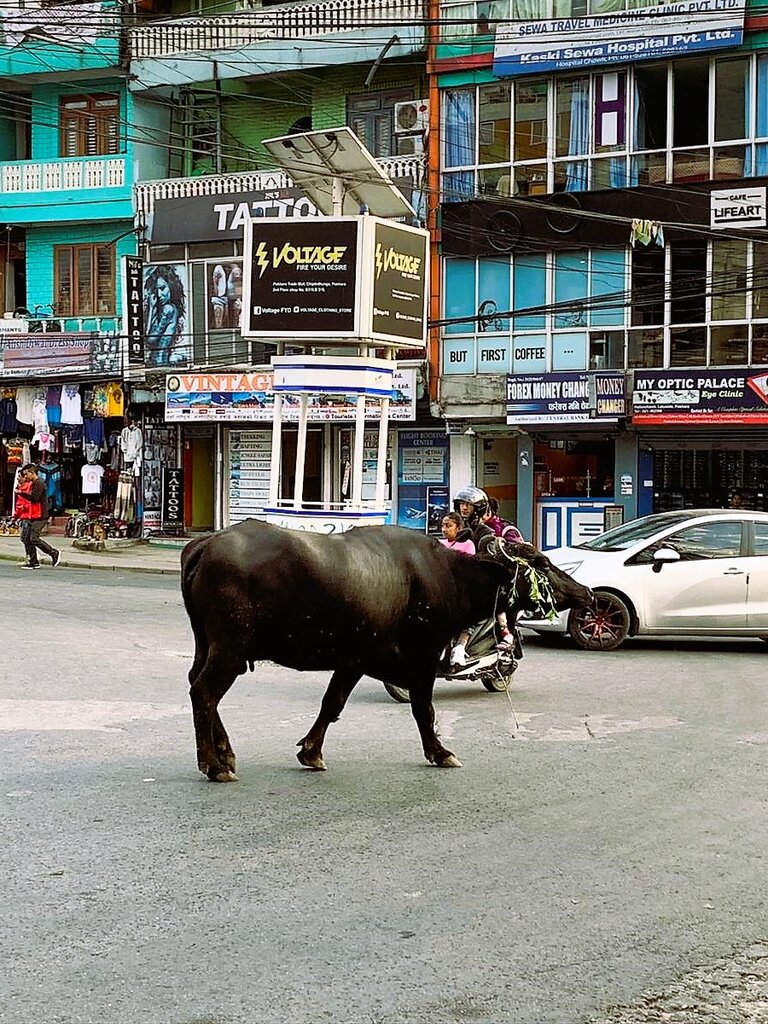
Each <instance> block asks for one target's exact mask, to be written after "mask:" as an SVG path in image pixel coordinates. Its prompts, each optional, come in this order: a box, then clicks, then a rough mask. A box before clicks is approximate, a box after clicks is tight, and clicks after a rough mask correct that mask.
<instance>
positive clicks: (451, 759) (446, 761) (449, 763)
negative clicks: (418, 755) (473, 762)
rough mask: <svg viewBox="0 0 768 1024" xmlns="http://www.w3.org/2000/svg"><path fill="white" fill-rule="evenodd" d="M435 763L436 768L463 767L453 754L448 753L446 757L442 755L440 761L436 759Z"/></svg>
mask: <svg viewBox="0 0 768 1024" xmlns="http://www.w3.org/2000/svg"><path fill="white" fill-rule="evenodd" d="M435 764H436V765H437V767H438V768H463V767H464V765H463V764H462V763H461V761H460V760H459V759H458V757H456V755H455V754H449V755H448V757H444V758H443V759H442V761H436V762H435Z"/></svg>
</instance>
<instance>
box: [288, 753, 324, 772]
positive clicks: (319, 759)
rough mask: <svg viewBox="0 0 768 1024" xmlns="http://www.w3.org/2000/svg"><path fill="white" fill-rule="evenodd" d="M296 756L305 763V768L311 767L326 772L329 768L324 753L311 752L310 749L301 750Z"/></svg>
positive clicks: (300, 762) (300, 761) (301, 762)
mask: <svg viewBox="0 0 768 1024" xmlns="http://www.w3.org/2000/svg"><path fill="white" fill-rule="evenodd" d="M296 757H297V758H298V760H299V764H303V765H304V767H305V768H311V769H312V770H313V771H316V772H324V771H327V770H328V769H327V768H326V766H325V761H324V760H323V756H322V754H310V752H309V751H308V750H300V751H299V752H298V754H297V755H296Z"/></svg>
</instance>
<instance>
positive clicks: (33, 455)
mask: <svg viewBox="0 0 768 1024" xmlns="http://www.w3.org/2000/svg"><path fill="white" fill-rule="evenodd" d="M119 377H120V352H119V339H118V338H117V337H115V336H102V335H96V334H93V333H90V332H80V333H74V332H73V333H58V332H56V333H54V332H48V333H40V334H29V333H26V332H25V331H16V332H13V333H10V332H8V333H3V334H0V435H1V436H2V444H0V511H2V514H3V516H4V517H6V518H8V517H11V516H12V512H13V491H14V480H15V476H16V472H17V471H18V469H19V467H20V466H21V465H23V464H24V463H26V462H33V463H35V464H37V465H38V466H39V467H40V473H41V476H42V478H43V480H44V481H45V482H46V484H47V486H48V497H49V507H50V512H51V515H61V514H63V513H65V512H68V511H75V510H85V509H88V510H92V511H97V510H100V511H101V512H102V513H103V514H104V515H105V516H114V517H115V519H117V520H119V521H120V523H121V524H122V525H121V529H127V528H128V527H130V526H132V525H133V524H134V523H135V522H136V519H137V517H138V511H137V508H136V505H137V501H133V506H132V507H133V512H131V509H130V508H129V507H128V506H127V505H126V506H125V507H119V508H116V505H117V504H118V503H119V502H118V499H119V494H120V482H121V473H123V472H125V471H128V470H130V471H131V482H132V491H134V490H136V492H137V493H136V498H137V499H138V498H139V496H138V489H137V488H135V487H134V486H133V470H134V466H135V461H136V459H137V457H138V462H139V465H140V452H137V450H136V449H135V448H134V447H132V446H131V447H129V446H128V445H127V443H126V441H127V439H126V438H125V437H124V436H123V435H124V432H125V431H126V429H128V428H127V424H126V411H127V410H126V403H125V395H124V389H123V383H122V380H121V379H119ZM122 490H123V491H125V487H123V489H122ZM119 513H120V514H119Z"/></svg>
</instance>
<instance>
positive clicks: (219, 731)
mask: <svg viewBox="0 0 768 1024" xmlns="http://www.w3.org/2000/svg"><path fill="white" fill-rule="evenodd" d="M207 657H208V641H207V640H206V639H205V638H204V637H200V636H198V635H197V634H195V657H194V660H193V662H192V668H191V669H190V670H189V677H188V678H189V685H190V687H191V686H192V685H193V684H194V682H195V680H196V679H197V677H198V676H199V675H200V673H201V672H202V670H203V666H204V665H205V662H206V658H207ZM212 733H213V742H214V746H215V747H216V751H217V753H218V755H219V761H220V762H221V763H222V764H223V765H224V767H225V768H228V769H229V770H230V771H231V772H234V771H235V765H236V760H235V752H234V750H233V749H232V744H231V743H230V742H229V736H227V730H226V729H225V728H224V725H223V723H222V721H221V717H220V716H219V711H218V708H216V709H215V710H214V712H213V721H212Z"/></svg>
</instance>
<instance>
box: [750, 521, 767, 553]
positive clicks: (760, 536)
mask: <svg viewBox="0 0 768 1024" xmlns="http://www.w3.org/2000/svg"><path fill="white" fill-rule="evenodd" d="M754 527H755V550H754V552H753V554H755V555H759V556H760V557H761V558H765V556H766V555H768V526H766V524H765V523H755V524H754Z"/></svg>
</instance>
